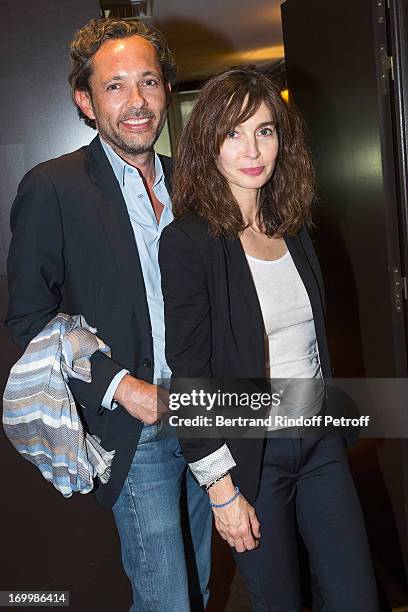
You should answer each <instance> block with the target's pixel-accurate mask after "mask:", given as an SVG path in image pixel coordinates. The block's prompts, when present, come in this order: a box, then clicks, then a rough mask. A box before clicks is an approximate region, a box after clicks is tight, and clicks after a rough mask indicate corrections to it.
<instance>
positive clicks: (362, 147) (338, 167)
mask: <svg viewBox="0 0 408 612" xmlns="http://www.w3.org/2000/svg"><path fill="white" fill-rule="evenodd" d="M397 1H398V0H397ZM401 4H403V3H402V2H401ZM388 17H389V15H388V14H387V2H386V1H384V0H353V1H352V2H340V0H332V1H330V2H327V0H286V2H284V3H283V4H282V21H283V33H284V45H285V62H286V70H287V80H288V86H289V91H290V96H291V98H292V101H294V103H295V104H296V105H297V106H298V107H299V109H300V110H301V112H302V113H303V115H304V117H305V119H306V123H307V126H308V130H309V133H310V143H311V148H312V152H313V156H314V159H315V164H316V170H317V178H318V195H319V201H318V202H317V204H316V207H315V215H314V218H315V220H316V224H317V228H316V231H315V233H314V238H315V242H316V247H317V250H318V253H319V259H320V262H321V264H322V268H323V273H324V279H325V285H326V294H327V322H328V333H329V341H330V349H331V354H332V360H333V364H334V374H335V376H336V377H337V378H356V379H358V378H364V377H368V378H381V377H384V378H394V377H395V378H397V377H406V376H407V365H406V364H407V350H406V343H405V337H406V330H405V321H404V312H403V308H401V309H400V310H399V311H398V310H397V308H396V302H395V300H394V299H393V291H392V289H393V286H392V270H393V269H394V268H398V269H399V270H400V271H401V255H400V253H401V241H402V240H403V239H404V238H403V235H404V232H403V231H401V230H402V228H401V225H400V224H399V217H400V215H399V212H400V211H399V208H398V207H399V205H400V201H399V193H398V189H399V184H398V181H397V180H396V170H395V160H396V159H397V157H398V155H397V154H396V147H397V146H398V144H397V143H396V142H395V141H393V121H394V119H395V117H394V116H393V111H394V108H393V82H392V80H391V78H390V74H389V71H388V70H385V71H384V77H381V62H380V58H379V50H380V46H381V45H385V49H386V52H390V48H391V45H390V41H389V40H388V39H387V36H388V32H387V28H386V24H387V19H388ZM404 44H406V41H405V43H404ZM395 51H396V50H395V49H394V52H395ZM391 406H392V397H387V398H386V402H385V403H384V405H383V407H382V408H383V414H384V416H385V418H386V415H387V414H388V413H389V408H390V407H391ZM363 435H364V434H363ZM406 453H407V441H406V440H397V439H395V440H365V441H364V440H363V441H362V442H360V444H359V446H358V447H357V448H356V449H353V450H352V451H351V452H350V453H349V455H350V459H351V464H352V471H353V475H354V477H355V480H356V483H357V486H358V492H359V494H360V497H361V500H362V506H363V511H364V514H365V518H366V524H367V527H368V532H369V537H370V542H371V546H372V551H373V554H374V559H375V565H376V569H377V572H378V573H379V575H380V576H381V577H382V578H384V576H385V579H386V582H387V583H388V586H389V584H390V582H392V580H394V581H395V583H399V584H400V585H403V587H404V588H405V589H406V586H407V577H408V555H407V550H408V536H407V533H408V531H407V525H408V515H407V510H406V508H407V500H408V480H407V473H406V470H405V463H406ZM391 578H392V580H391ZM405 592H406V591H405ZM395 601H396V600H395ZM403 603H405V601H404V602H403Z"/></svg>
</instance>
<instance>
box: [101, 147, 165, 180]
mask: <svg viewBox="0 0 408 612" xmlns="http://www.w3.org/2000/svg"><path fill="white" fill-rule="evenodd" d="M107 144H108V145H109V146H110V147H111V149H113V151H115V153H116V155H119V157H120V158H121V159H123V161H125V162H126V163H127V164H129V165H130V166H133V167H134V168H136V169H137V170H138V171H139V174H140V175H141V177H142V178H143V180H144V182H145V183H147V184H148V185H149V186H151V187H152V186H153V184H154V179H155V178H156V168H155V163H154V150H153V149H152V150H151V151H148V152H147V153H141V154H140V155H131V154H129V153H126V152H125V151H122V150H121V149H119V147H117V146H115V145H114V144H113V143H111V142H109V143H107Z"/></svg>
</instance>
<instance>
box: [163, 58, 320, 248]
mask: <svg viewBox="0 0 408 612" xmlns="http://www.w3.org/2000/svg"><path fill="white" fill-rule="evenodd" d="M262 102H264V103H265V104H266V106H267V107H268V108H269V109H270V111H271V113H272V118H273V122H274V124H275V127H276V131H277V134H278V139H279V152H278V156H277V159H276V164H275V169H274V172H273V175H272V177H271V178H270V179H269V181H268V182H267V183H266V184H265V185H264V186H263V187H262V188H261V191H260V197H259V204H258V218H257V222H258V223H259V226H260V227H261V228H262V229H263V231H264V232H265V233H266V234H267V235H268V236H276V237H281V236H282V235H283V234H284V233H288V234H295V233H297V232H298V231H299V229H300V228H301V227H302V226H303V225H310V224H311V203H312V200H313V197H314V178H315V177H314V170H313V165H312V163H311V159H310V155H309V152H308V150H307V147H306V145H305V138H304V124H303V120H302V119H301V117H300V115H299V113H298V112H297V111H296V109H295V108H294V107H293V105H292V104H288V103H286V102H285V101H284V100H283V99H282V96H281V95H280V91H279V89H278V88H277V87H276V85H275V84H274V83H273V81H272V80H271V78H270V77H269V76H268V75H267V74H264V73H262V72H260V71H258V70H255V69H251V68H233V69H231V70H228V71H226V72H223V73H222V74H219V75H217V76H215V77H212V78H210V79H209V80H208V81H207V83H206V84H205V85H204V87H203V89H202V91H201V93H200V95H199V97H198V99H197V102H196V104H195V106H194V108H193V111H192V113H191V115H190V118H189V120H188V122H187V124H186V126H185V128H184V130H183V132H182V134H181V137H180V142H179V147H178V156H177V160H176V168H175V174H174V179H173V196H172V200H173V211H174V215H175V216H176V217H180V216H182V215H184V214H186V213H187V212H189V211H194V212H195V213H196V214H198V215H199V216H201V217H204V218H205V219H206V220H207V221H208V224H209V227H210V231H211V233H212V234H214V235H215V236H219V235H221V234H224V235H227V236H229V237H231V238H237V237H238V236H239V235H240V233H241V232H242V231H243V230H244V229H245V227H246V225H245V222H244V219H243V217H242V215H241V211H240V209H239V207H238V204H237V201H236V199H235V198H234V196H233V195H232V192H231V189H230V187H229V185H228V181H227V180H226V179H225V178H224V176H223V175H222V174H221V172H220V171H219V169H218V156H219V152H220V147H221V144H222V143H223V141H224V139H225V138H226V135H227V134H228V132H229V131H231V130H233V129H234V128H235V127H236V126H238V125H240V124H241V123H243V122H244V121H246V120H247V119H249V117H251V116H252V115H253V114H254V113H255V112H256V111H257V109H258V108H259V106H260V105H261V104H262Z"/></svg>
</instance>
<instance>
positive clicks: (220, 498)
mask: <svg viewBox="0 0 408 612" xmlns="http://www.w3.org/2000/svg"><path fill="white" fill-rule="evenodd" d="M234 494H235V485H234V483H233V482H232V478H231V475H230V474H227V475H226V476H225V478H222V480H219V481H218V482H216V483H214V484H213V485H212V487H210V489H209V490H208V496H209V498H210V500H211V501H212V502H214V503H215V504H220V503H223V502H225V501H227V500H228V499H230V498H231V497H232V496H233V495H234Z"/></svg>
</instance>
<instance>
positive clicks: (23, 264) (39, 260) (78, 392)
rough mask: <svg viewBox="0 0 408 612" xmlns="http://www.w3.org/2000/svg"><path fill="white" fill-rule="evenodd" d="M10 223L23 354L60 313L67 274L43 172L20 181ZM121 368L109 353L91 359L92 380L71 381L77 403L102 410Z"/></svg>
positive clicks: (13, 318) (17, 335)
mask: <svg viewBox="0 0 408 612" xmlns="http://www.w3.org/2000/svg"><path fill="white" fill-rule="evenodd" d="M10 222H11V232H12V239H11V244H10V250H9V255H8V260H7V274H8V288H9V305H8V312H7V315H6V325H7V327H8V328H9V330H10V333H11V336H12V338H13V341H14V342H15V343H16V344H17V345H18V346H19V347H20V348H21V349H23V350H24V349H25V348H26V347H27V345H28V344H29V342H30V341H31V340H32V339H33V338H34V337H35V336H36V335H37V334H38V333H39V332H40V331H41V330H42V329H43V328H44V326H45V325H46V324H47V323H48V322H49V321H50V320H51V319H52V318H53V317H54V316H55V315H56V314H57V313H58V311H59V307H60V304H61V300H62V296H61V287H62V285H63V283H64V275H65V266H64V231H63V224H62V219H61V212H60V208H59V202H58V196H57V193H56V190H55V188H54V185H53V183H52V181H51V180H50V178H49V177H48V175H47V174H46V173H45V172H43V171H41V170H40V169H39V168H35V169H34V170H32V171H30V172H29V173H28V174H27V175H26V176H25V177H24V178H23V180H22V181H21V183H20V186H19V188H18V192H17V197H16V199H15V201H14V204H13V207H12V210H11V217H10ZM67 314H80V313H67ZM121 369H122V366H120V365H119V364H116V363H115V362H114V361H113V360H111V359H110V358H109V357H108V356H107V355H104V354H102V353H100V352H99V351H98V352H97V353H95V355H94V356H93V357H92V359H91V375H92V382H91V383H84V382H82V381H78V380H75V381H74V380H73V379H72V380H71V381H70V388H71V390H72V393H73V395H74V397H75V399H76V400H77V402H78V403H80V404H82V405H83V406H86V407H87V408H90V409H93V410H95V411H101V408H100V406H101V402H102V399H103V396H104V394H105V391H106V389H107V388H108V386H109V383H110V381H111V380H112V378H113V377H114V376H115V374H116V373H117V372H118V371H120V370H121ZM71 383H72V384H71Z"/></svg>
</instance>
